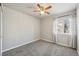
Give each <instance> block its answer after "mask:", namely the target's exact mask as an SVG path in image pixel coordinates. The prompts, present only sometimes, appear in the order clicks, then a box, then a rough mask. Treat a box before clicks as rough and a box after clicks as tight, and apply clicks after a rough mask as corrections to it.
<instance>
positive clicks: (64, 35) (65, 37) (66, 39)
mask: <svg viewBox="0 0 79 59" xmlns="http://www.w3.org/2000/svg"><path fill="white" fill-rule="evenodd" d="M53 39H54V42H55V43H57V44H60V45H63V46H67V47H73V48H76V15H75V14H72V15H66V16H62V17H58V18H56V19H55V20H54V22H53Z"/></svg>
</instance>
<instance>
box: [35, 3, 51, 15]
mask: <svg viewBox="0 0 79 59" xmlns="http://www.w3.org/2000/svg"><path fill="white" fill-rule="evenodd" d="M37 7H38V9H37V10H35V11H34V12H39V13H40V15H42V14H50V13H49V11H48V10H49V9H50V8H52V6H51V5H49V6H41V5H40V4H37Z"/></svg>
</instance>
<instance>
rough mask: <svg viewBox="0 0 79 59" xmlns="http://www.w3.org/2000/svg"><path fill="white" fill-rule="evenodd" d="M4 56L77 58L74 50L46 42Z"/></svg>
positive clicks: (15, 50)
mask: <svg viewBox="0 0 79 59" xmlns="http://www.w3.org/2000/svg"><path fill="white" fill-rule="evenodd" d="M2 55H3V56H77V55H78V54H77V51H76V50H75V49H72V48H68V47H64V46H60V45H57V44H53V43H48V42H46V41H42V40H39V41H36V42H33V43H30V44H27V45H24V46H21V47H18V48H15V49H12V50H9V51H7V52H4V53H3V54H2Z"/></svg>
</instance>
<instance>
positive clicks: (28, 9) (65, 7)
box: [4, 3, 77, 18]
mask: <svg viewBox="0 0 79 59" xmlns="http://www.w3.org/2000/svg"><path fill="white" fill-rule="evenodd" d="M41 5H44V6H46V5H52V8H51V9H50V10H49V12H50V14H49V15H47V14H44V15H40V14H39V13H37V12H33V11H34V10H35V9H36V4H35V3H6V4H4V6H7V7H9V8H13V9H16V10H18V11H22V12H24V13H27V14H29V15H32V16H35V17H37V18H43V17H47V16H50V15H54V14H59V13H64V12H68V11H71V10H74V9H76V7H77V3H50V4H49V3H45V4H41Z"/></svg>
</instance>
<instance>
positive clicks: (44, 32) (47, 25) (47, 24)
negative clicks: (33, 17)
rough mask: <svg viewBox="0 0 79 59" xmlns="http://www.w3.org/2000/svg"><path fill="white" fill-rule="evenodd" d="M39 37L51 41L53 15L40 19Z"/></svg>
mask: <svg viewBox="0 0 79 59" xmlns="http://www.w3.org/2000/svg"><path fill="white" fill-rule="evenodd" d="M40 26H41V39H43V40H46V41H49V42H53V37H52V31H53V17H47V18H44V19H41V25H40Z"/></svg>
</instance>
